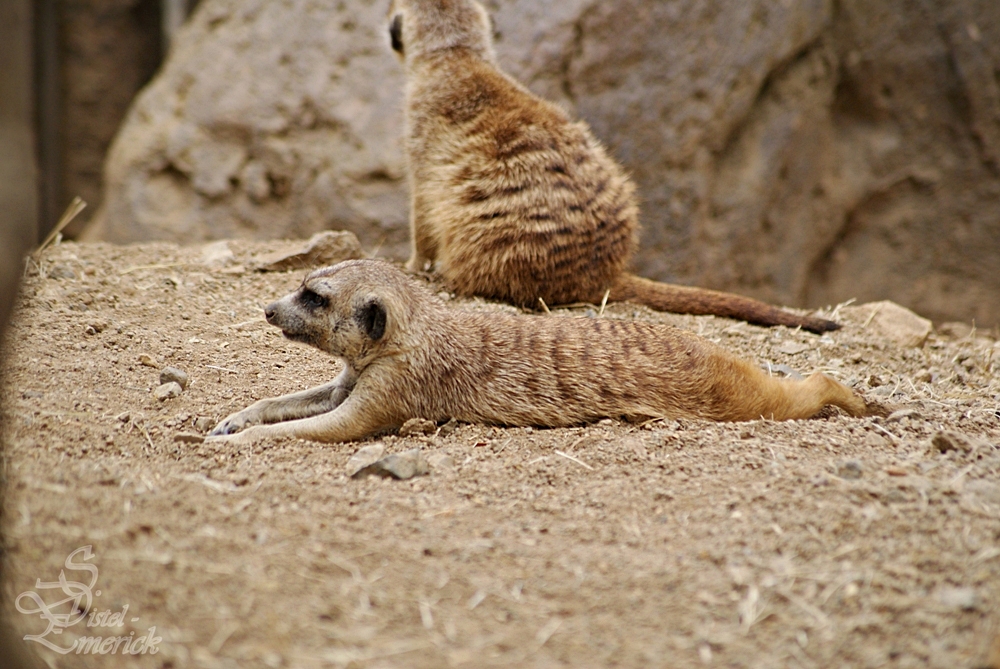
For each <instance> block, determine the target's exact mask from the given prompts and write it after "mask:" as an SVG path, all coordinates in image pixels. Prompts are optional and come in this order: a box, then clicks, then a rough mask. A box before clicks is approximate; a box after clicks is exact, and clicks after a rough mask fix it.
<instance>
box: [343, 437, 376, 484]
mask: <svg viewBox="0 0 1000 669" xmlns="http://www.w3.org/2000/svg"><path fill="white" fill-rule="evenodd" d="M383 453H385V446H383V445H382V444H372V445H371V446H365V447H364V448H361V449H359V450H358V452H357V453H355V454H354V455H352V456H351V459H350V460H348V461H347V475H348V476H354V475H355V474H357V473H358V472H359V471H361V470H362V469H364V468H365V467H368V466H369V465H373V464H375V463H376V462H378V461H379V459H380V458H381V457H382V454H383Z"/></svg>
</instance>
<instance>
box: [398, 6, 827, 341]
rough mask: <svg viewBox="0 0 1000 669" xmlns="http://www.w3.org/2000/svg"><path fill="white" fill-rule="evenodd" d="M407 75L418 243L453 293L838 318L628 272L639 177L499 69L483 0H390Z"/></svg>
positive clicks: (803, 322)
mask: <svg viewBox="0 0 1000 669" xmlns="http://www.w3.org/2000/svg"><path fill="white" fill-rule="evenodd" d="M389 34H390V40H391V44H392V48H393V49H394V50H395V51H396V52H397V53H398V54H399V55H400V57H401V58H402V60H403V63H404V67H405V70H406V103H405V120H406V130H405V146H406V154H407V158H408V167H409V181H410V198H411V202H410V205H411V206H410V227H411V230H410V232H411V237H412V244H413V250H412V255H411V257H410V261H409V263H408V265H407V269H409V270H410V271H413V272H416V271H421V270H424V269H428V268H430V269H433V270H434V271H436V272H437V273H438V274H439V275H440V276H441V277H442V278H443V279H444V280H445V281H446V282H447V284H448V286H449V287H450V288H451V289H452V290H453V291H454V292H456V293H458V294H460V295H465V296H472V295H479V296H482V297H486V298H490V299H496V300H502V301H504V302H509V303H511V304H514V305H517V306H520V307H529V308H536V309H537V308H539V306H540V300H542V301H544V303H545V304H548V305H550V306H551V305H555V304H569V303H574V302H590V303H592V304H597V303H600V302H601V301H602V300H603V299H611V300H613V301H631V302H635V303H638V304H644V305H646V306H648V307H651V308H653V309H657V310H660V311H672V312H676V313H686V314H714V315H716V316H727V317H730V318H737V319H742V320H746V321H749V322H751V323H757V324H760V325H787V326H789V327H799V326H801V327H802V328H804V329H806V330H810V331H812V332H826V331H829V330H835V329H837V328H838V327H840V326H839V325H838V324H837V323H834V322H833V321H830V320H826V319H824V318H818V317H814V316H798V315H796V314H792V313H790V312H788V311H785V310H783V309H779V308H777V307H774V306H771V305H769V304H765V303H764V302H760V301H758V300H753V299H750V298H747V297H742V296H738V295H733V294H730V293H722V292H718V291H713V290H707V289H703V288H692V287H687V286H677V285H672V284H665V283H658V282H655V281H650V280H649V279H644V278H641V277H638V276H636V275H634V274H630V273H629V272H628V271H627V270H628V266H629V264H630V261H631V258H632V255H633V253H634V252H635V250H636V246H637V243H638V242H637V235H638V230H639V222H638V215H639V209H638V206H637V205H636V198H635V185H634V184H633V183H632V181H631V180H630V179H629V177H628V176H627V175H626V173H625V171H624V170H623V169H622V168H621V166H620V165H618V163H616V162H615V161H614V160H613V159H612V158H611V157H609V156H608V154H607V152H606V151H605V149H604V148H603V147H602V146H601V144H600V143H599V142H598V141H597V140H596V139H595V138H594V136H593V134H592V133H591V132H590V129H589V128H588V127H587V125H586V124H585V123H583V122H579V121H577V122H574V121H573V120H572V119H571V118H570V117H569V116H568V115H567V114H566V112H565V111H563V109H562V108H560V107H559V106H557V105H555V104H553V103H551V102H547V101H546V100H543V99H541V98H539V97H538V96H536V95H534V94H532V93H531V92H529V91H528V89H526V88H525V87H524V86H522V85H521V84H520V83H518V82H517V81H515V80H514V79H513V78H511V77H510V76H509V75H507V74H505V73H504V72H503V71H501V70H500V68H499V66H498V65H497V62H496V55H495V54H494V52H493V44H492V30H491V25H490V19H489V16H488V14H487V13H486V10H485V9H483V7H482V6H481V5H480V4H479V3H478V2H475V0H393V1H392V4H391V6H390V8H389Z"/></svg>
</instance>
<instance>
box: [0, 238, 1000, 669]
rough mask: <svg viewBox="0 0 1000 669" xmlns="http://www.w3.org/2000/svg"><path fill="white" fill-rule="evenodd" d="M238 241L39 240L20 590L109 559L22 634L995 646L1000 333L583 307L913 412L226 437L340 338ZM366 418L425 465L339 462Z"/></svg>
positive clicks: (11, 420)
mask: <svg viewBox="0 0 1000 669" xmlns="http://www.w3.org/2000/svg"><path fill="white" fill-rule="evenodd" d="M230 246H231V249H232V251H233V254H232V257H231V258H229V257H227V258H226V259H225V261H224V262H222V263H219V262H213V263H207V262H206V261H203V258H202V252H201V250H200V249H197V248H183V247H178V246H174V245H168V244H148V245H143V246H135V247H116V246H110V245H100V244H93V245H75V244H64V245H61V246H57V247H55V248H54V249H52V250H50V251H49V252H47V253H46V254H45V256H44V257H43V258H42V259H40V260H39V261H38V262H37V263H32V264H30V265H29V268H28V272H27V276H26V282H25V285H24V287H23V294H22V297H21V302H20V306H19V310H18V312H17V315H16V319H15V323H14V325H13V328H12V330H11V332H10V336H9V338H8V343H7V350H6V352H5V353H6V358H7V368H6V370H5V373H6V377H5V385H4V388H3V400H4V404H5V411H6V414H5V417H4V426H5V437H6V440H7V444H8V448H7V451H6V458H5V459H6V461H5V471H6V476H7V479H8V493H7V494H8V497H7V499H6V500H5V508H4V518H5V520H4V522H5V527H4V530H5V533H6V535H7V538H8V542H9V552H8V555H7V561H8V565H9V571H8V574H9V576H8V578H9V581H8V582H7V583H6V584H5V588H4V594H3V602H4V605H5V606H6V607H7V609H8V610H9V612H10V616H11V617H12V618H13V619H14V621H15V623H16V624H17V625H18V626H19V629H20V633H21V634H22V635H23V634H33V635H42V634H43V633H45V631H46V626H47V623H46V621H45V620H44V619H42V618H40V614H39V612H37V611H36V612H34V613H31V614H27V613H23V612H22V613H19V612H18V608H20V609H21V610H27V611H34V610H35V609H38V608H39V606H38V605H37V603H36V600H34V599H32V598H31V597H30V596H26V597H20V598H19V597H18V596H19V595H21V594H22V593H30V592H35V593H36V594H37V597H38V598H39V599H40V600H42V601H44V602H47V603H49V604H51V603H52V602H55V601H56V600H59V599H65V598H66V596H67V595H66V594H64V593H65V592H66V591H65V589H63V588H62V587H61V586H58V584H57V583H56V582H57V581H58V580H59V574H60V570H63V572H64V575H65V577H66V580H67V583H69V584H70V585H71V584H72V583H74V582H78V583H82V584H84V585H87V584H90V583H91V580H90V579H91V573H90V572H88V571H85V570H79V569H76V570H74V569H73V568H72V567H71V565H72V566H76V567H79V565H80V564H81V563H82V564H86V565H93V566H95V567H96V568H97V569H98V570H99V574H98V575H97V576H98V580H97V581H96V584H94V585H93V587H92V588H90V590H89V592H91V593H92V594H93V597H92V599H91V600H90V601H87V599H86V598H83V599H82V600H80V602H79V606H80V609H81V611H80V612H78V615H76V616H75V618H77V619H81V618H82V619H81V620H80V622H77V623H76V624H71V623H72V622H73V620H74V617H73V616H70V617H69V618H67V619H64V621H63V622H64V623H66V625H65V630H64V631H62V633H61V634H58V635H57V634H55V633H54V632H51V633H49V634H48V635H46V636H44V637H43V638H44V640H45V641H48V642H50V643H51V644H53V645H55V646H56V647H59V648H73V650H72V651H71V652H69V653H68V654H65V655H63V654H60V653H57V652H55V651H51V650H47V649H46V648H44V647H43V645H42V644H41V643H35V642H30V641H28V642H26V645H27V646H28V647H31V648H34V649H35V650H38V651H41V652H43V653H44V654H45V657H46V659H48V660H49V661H50V662H51V664H52V666H58V667H92V666H122V665H123V664H125V663H128V665H129V666H133V665H134V666H139V667H174V668H180V667H224V668H227V667H234V668H235V667H240V668H242V667H427V668H431V667H434V668H436V667H489V666H498V667H511V666H518V667H560V666H562V667H599V666H621V667H625V666H629V667H658V666H670V667H685V666H692V667H693V666H731V667H782V666H789V667H799V666H804V667H813V666H852V667H868V666H872V667H874V666H895V667H911V666H913V667H915V666H921V667H923V666H933V667H946V666H947V667H955V666H958V667H975V666H987V665H986V663H987V662H988V661H989V660H988V658H989V653H990V652H991V651H990V648H991V646H992V645H993V643H994V639H995V638H996V635H997V634H998V631H1000V611H998V605H997V603H998V602H1000V448H998V445H1000V383H998V381H997V370H998V368H1000V346H998V344H997V343H996V342H995V341H994V338H993V337H992V336H990V333H983V332H979V331H976V330H962V329H960V328H959V329H956V328H951V329H950V330H949V331H950V332H956V331H958V332H960V336H955V335H945V334H944V333H934V334H931V335H930V337H929V338H928V340H927V341H926V342H925V343H924V345H923V346H922V347H920V348H901V347H899V346H898V345H895V344H892V343H891V342H890V340H888V339H886V338H884V337H883V335H881V334H878V333H876V332H874V331H873V329H872V328H871V327H870V326H869V323H870V320H871V317H872V313H871V311H872V309H871V308H870V307H867V306H865V305H861V306H842V307H839V308H838V309H836V310H835V311H836V313H835V314H832V315H833V316H834V317H836V318H837V319H839V320H840V321H841V322H843V323H844V324H845V327H844V329H843V330H840V331H838V332H835V333H832V334H828V335H824V336H822V337H818V336H815V335H811V334H808V333H803V332H798V331H791V330H788V329H784V328H776V329H773V330H767V329H762V328H758V327H754V326H750V325H746V324H744V323H739V322H733V321H728V320H723V319H716V318H712V317H688V316H674V315H669V314H658V313H654V312H651V311H648V310H646V309H641V308H635V307H632V306H630V305H610V306H608V308H607V309H606V310H605V311H604V313H603V314H600V315H598V313H597V308H593V309H591V308H589V307H579V308H576V309H574V310H575V311H577V312H578V313H580V315H581V316H584V315H586V316H590V317H603V318H638V319H643V320H649V321H658V322H666V323H672V324H675V325H678V326H679V327H684V328H688V329H690V330H693V331H695V332H698V333H699V334H701V335H702V336H704V337H707V338H708V339H711V340H713V341H716V342H719V343H721V344H722V345H724V346H726V347H727V348H730V349H733V350H735V351H738V352H739V353H740V354H742V355H744V356H746V357H748V358H750V359H752V360H755V361H757V362H759V363H760V364H761V365H762V366H764V367H765V368H770V369H771V370H772V372H773V373H775V374H793V373H801V374H807V373H810V372H813V371H816V370H822V371H824V372H826V373H828V374H830V375H832V376H834V377H836V378H838V379H839V380H841V381H843V382H845V383H847V384H850V385H852V386H854V387H855V388H856V389H857V390H859V391H860V392H862V393H863V394H864V395H865V396H866V397H867V398H868V399H870V400H876V401H879V402H881V403H882V404H884V405H886V406H889V407H890V408H891V409H893V410H894V413H893V414H892V415H890V416H889V417H888V418H869V419H860V420H859V419H850V418H847V417H845V416H843V415H841V414H839V413H837V412H836V411H830V412H828V413H827V414H826V415H825V416H824V417H821V418H817V419H814V420H808V421H793V422H786V423H775V422H771V421H766V420H760V421H753V422H748V423H737V424H715V423H708V422H694V421H683V422H679V421H658V422H652V423H647V424H641V425H635V424H626V423H620V422H616V421H611V420H607V421H602V422H601V423H599V424H597V425H592V426H587V427H578V428H569V429H553V430H549V429H527V428H523V429H521V428H519V429H503V428H498V427H489V426H482V425H455V424H451V423H449V424H447V425H444V426H440V427H437V428H436V429H435V428H434V427H433V426H430V427H429V428H428V429H427V430H423V429H421V430H408V432H407V434H408V436H405V437H401V436H398V435H397V436H385V437H380V438H376V439H371V440H368V441H366V442H363V443H353V444H340V445H325V444H316V443H308V442H301V441H277V442H272V443H260V444H257V445H254V446H252V447H246V448H240V449H239V450H234V449H232V448H231V447H226V446H221V445H213V444H206V443H201V437H202V435H204V433H205V432H207V430H209V429H210V428H211V427H212V426H213V425H214V423H215V421H217V420H219V419H221V418H223V417H224V416H226V415H228V414H229V413H230V412H232V411H234V410H237V409H240V408H242V407H245V406H246V405H248V404H250V403H251V402H253V401H254V400H257V399H260V398H263V397H268V396H274V395H278V394H282V393H287V392H291V391H295V390H299V389H302V388H305V387H308V386H312V385H316V384H319V383H321V382H323V381H326V380H329V379H330V378H332V377H333V376H334V375H335V374H336V373H337V363H335V362H334V361H333V360H331V359H330V358H328V357H326V356H325V355H323V354H322V353H320V352H318V351H315V350H312V349H309V348H306V347H303V346H300V345H297V344H294V343H291V342H288V341H286V340H284V339H282V337H281V335H280V332H278V331H277V330H276V329H274V328H271V327H269V326H268V325H267V324H266V323H265V321H264V320H263V317H262V313H261V306H262V305H263V304H265V303H267V302H268V301H270V300H272V299H274V298H276V297H278V296H281V295H283V294H285V293H286V292H288V291H289V290H291V289H293V288H294V287H295V286H297V285H298V283H299V282H300V281H301V279H302V275H303V272H302V271H290V272H284V273H270V274H264V273H257V272H254V271H251V270H248V269H246V268H247V267H251V266H253V262H254V258H255V257H259V256H263V255H265V254H266V253H268V252H272V251H274V250H275V249H276V248H278V245H276V244H270V245H269V244H263V243H250V242H231V243H230ZM217 255H218V254H216V256H217ZM446 297H448V296H446ZM448 299H453V301H454V302H456V303H465V304H469V305H471V306H473V307H474V308H478V309H486V310H504V309H510V307H506V306H502V305H494V304H489V303H486V302H483V301H465V300H458V299H454V298H450V297H448ZM826 315H828V316H829V315H831V314H829V313H827V314H826ZM539 317H544V316H539ZM167 367H171V368H174V370H171V371H169V372H167V373H166V374H164V376H163V377H162V378H161V372H163V370H164V369H165V368H167ZM177 370H179V371H180V372H182V373H183V374H184V375H186V378H187V383H186V387H185V385H183V384H182V383H180V382H179V381H178V379H179V378H181V377H179V376H178V375H177V373H176V371H177ZM170 384H173V387H170V388H169V392H167V390H162V388H163V386H168V385H170ZM158 390H160V391H161V392H157V391H158ZM372 446H378V447H380V448H376V449H372V450H371V451H369V452H370V453H374V452H376V451H377V453H378V457H381V455H382V454H383V453H384V455H385V456H389V455H393V454H402V453H405V452H407V451H411V450H412V449H415V448H419V449H421V454H422V456H423V458H424V460H425V461H426V464H427V467H429V469H430V473H429V474H428V475H422V476H415V477H414V478H411V479H409V480H405V481H400V480H396V479H394V478H391V477H390V478H386V477H382V476H364V477H359V478H351V476H350V474H351V473H352V471H351V470H349V469H348V461H349V460H350V459H351V457H352V456H353V455H354V454H355V453H356V452H357V451H358V450H359V449H361V448H363V447H372ZM356 462H357V461H355V463H356ZM353 466H356V464H355V465H352V467H353ZM362 466H363V465H362ZM88 545H89V546H92V549H91V550H92V553H91V557H90V558H89V559H86V555H87V553H83V552H81V553H78V554H76V556H75V557H74V558H73V560H72V561H71V562H69V563H68V564H67V563H66V559H67V556H69V555H70V554H71V553H73V552H74V551H75V550H76V549H78V548H81V547H83V546H88ZM36 579H39V580H40V581H41V583H38V582H36ZM50 586H51V587H50ZM67 587H68V586H67ZM98 591H99V592H100V594H99V595H98V594H97V592H98ZM15 600H16V602H17V605H16V606H15ZM73 603H75V602H70V604H73ZM66 606H69V604H67V605H66ZM126 606H127V609H125V607H126ZM68 610H69V609H65V610H64V612H65V611H68ZM106 611H108V612H110V613H108V614H107V615H104V612H106ZM122 611H125V613H124V614H123V615H117V616H116V614H119V613H121V612H122ZM150 628H155V630H154V632H152V633H150V632H149V629H150ZM122 636H124V637H128V638H129V639H133V640H134V639H138V638H139V637H142V636H145V637H149V638H146V639H144V643H145V644H146V646H145V647H146V648H147V650H149V652H147V653H145V654H140V655H138V656H134V657H130V658H128V659H127V660H124V659H122V658H121V657H119V656H120V655H121V650H120V648H119V650H118V651H117V654H114V652H115V649H114V648H113V647H112V646H113V645H114V644H110V645H108V646H107V648H109V649H110V650H105V648H106V647H105V646H103V645H100V644H95V643H93V637H103V638H105V639H107V638H109V637H115V638H118V637H122ZM85 637H87V638H90V642H88V641H87V639H86V638H85ZM79 639H83V641H79ZM153 641H155V644H154V645H152V646H151V645H150V644H153ZM81 643H83V644H84V645H85V649H89V650H90V651H91V652H83V653H78V652H76V651H77V650H78V649H79V648H80V644H81ZM87 643H90V645H89V646H87V645H86V644H87ZM130 643H131V642H130ZM74 644H77V645H76V646H74ZM119 647H135V648H138V647H139V646H136V645H134V644H133V645H132V646H128V644H119ZM153 648H155V650H156V651H157V652H156V653H155V654H154V653H153V652H152V649H153Z"/></svg>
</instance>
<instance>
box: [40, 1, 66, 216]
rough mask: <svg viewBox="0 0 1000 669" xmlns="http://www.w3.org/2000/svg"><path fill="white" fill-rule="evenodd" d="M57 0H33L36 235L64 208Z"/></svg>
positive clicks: (60, 69) (60, 70)
mask: <svg viewBox="0 0 1000 669" xmlns="http://www.w3.org/2000/svg"><path fill="white" fill-rule="evenodd" d="M58 4H59V3H58V1H57V0H35V66H36V70H35V92H36V97H35V100H36V105H37V107H36V119H37V126H36V127H37V129H38V166H39V171H40V174H39V177H40V183H39V189H38V194H39V199H40V202H39V208H38V212H39V230H38V232H39V236H44V235H45V234H46V233H47V232H48V231H49V229H51V228H52V226H54V225H55V224H56V221H57V220H58V219H59V215H60V214H61V213H62V210H63V209H64V208H65V207H66V205H67V204H68V202H65V199H66V198H65V196H64V194H63V184H62V181H63V179H62V175H63V156H62V144H63V142H62V105H61V99H62V95H61V90H62V81H61V72H62V68H61V67H60V66H59V10H58Z"/></svg>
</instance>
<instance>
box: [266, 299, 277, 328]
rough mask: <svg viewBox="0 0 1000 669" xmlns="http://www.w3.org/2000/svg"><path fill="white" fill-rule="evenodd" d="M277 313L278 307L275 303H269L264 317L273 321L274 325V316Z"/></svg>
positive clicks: (269, 321) (268, 320)
mask: <svg viewBox="0 0 1000 669" xmlns="http://www.w3.org/2000/svg"><path fill="white" fill-rule="evenodd" d="M277 313H278V310H277V308H275V305H273V304H269V305H267V306H266V307H264V318H266V319H267V322H268V323H271V324H272V325H273V324H274V316H275V314H277Z"/></svg>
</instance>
